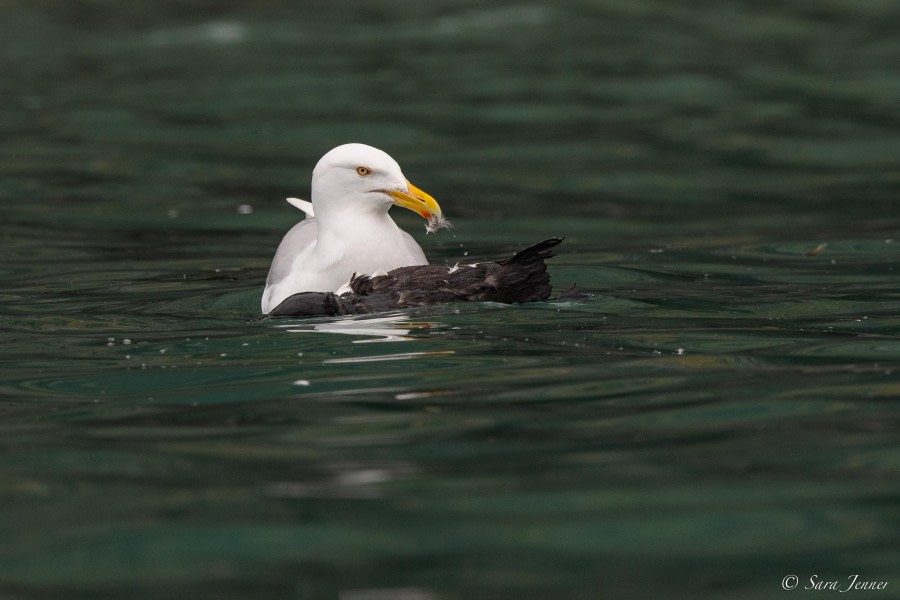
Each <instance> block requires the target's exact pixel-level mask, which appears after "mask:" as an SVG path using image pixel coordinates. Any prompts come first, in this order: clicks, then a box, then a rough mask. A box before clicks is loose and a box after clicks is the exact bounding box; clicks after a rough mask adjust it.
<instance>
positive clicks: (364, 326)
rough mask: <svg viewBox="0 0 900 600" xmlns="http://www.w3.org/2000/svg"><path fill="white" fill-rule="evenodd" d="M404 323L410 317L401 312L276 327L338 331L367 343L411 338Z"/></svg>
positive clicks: (322, 331)
mask: <svg viewBox="0 0 900 600" xmlns="http://www.w3.org/2000/svg"><path fill="white" fill-rule="evenodd" d="M404 324H409V318H408V317H407V316H406V315H402V314H400V315H391V316H388V317H376V318H366V319H352V318H349V319H342V320H336V321H331V322H326V323H313V324H311V325H298V324H296V323H294V324H286V325H281V324H279V325H276V327H279V328H282V329H285V330H286V331H288V332H289V333H337V334H341V335H353V336H361V337H364V339H361V340H353V343H354V344H366V343H370V342H402V341H404V340H409V339H411V338H410V337H408V335H409V332H410V330H409V329H403V325H404ZM416 326H417V327H422V324H421V323H417V324H416Z"/></svg>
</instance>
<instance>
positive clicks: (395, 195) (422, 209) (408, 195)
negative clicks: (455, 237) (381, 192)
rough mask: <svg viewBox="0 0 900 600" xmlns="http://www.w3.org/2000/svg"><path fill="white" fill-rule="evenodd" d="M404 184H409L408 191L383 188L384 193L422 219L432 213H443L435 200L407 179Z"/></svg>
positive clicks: (429, 216)
mask: <svg viewBox="0 0 900 600" xmlns="http://www.w3.org/2000/svg"><path fill="white" fill-rule="evenodd" d="M406 185H407V186H409V192H406V191H405V190H385V193H386V194H387V195H388V196H390V197H391V198H392V199H393V200H394V204H396V205H397V206H402V207H403V208H408V209H409V210H411V211H413V212H416V213H419V214H420V215H422V218H423V219H430V218H431V217H432V216H433V215H437V216H438V217H440V216H441V215H442V214H443V213H442V212H441V206H440V205H439V204H438V203H437V200H435V199H434V198H432V197H431V196H429V195H428V194H427V193H426V192H423V191H422V190H420V189H419V188H417V187H416V186H414V185H413V184H411V183H410V182H408V181H407V182H406Z"/></svg>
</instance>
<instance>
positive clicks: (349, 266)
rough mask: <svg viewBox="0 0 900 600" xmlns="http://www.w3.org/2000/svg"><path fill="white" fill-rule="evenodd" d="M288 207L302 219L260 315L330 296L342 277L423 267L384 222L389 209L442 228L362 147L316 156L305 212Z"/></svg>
mask: <svg viewBox="0 0 900 600" xmlns="http://www.w3.org/2000/svg"><path fill="white" fill-rule="evenodd" d="M289 202H291V204H293V205H295V206H297V207H298V208H301V210H303V211H304V212H306V213H307V215H308V217H307V218H306V219H304V220H303V221H301V222H299V223H298V224H297V225H295V226H294V227H293V228H292V229H291V230H290V231H288V233H287V235H285V236H284V239H282V240H281V244H279V246H278V250H277V251H276V252H275V257H274V258H273V259H272V266H271V267H270V269H269V276H268V278H267V279H266V289H265V291H264V292H263V296H262V312H263V313H269V312H270V311H271V310H272V309H273V308H275V307H276V306H278V305H279V304H280V303H281V302H282V301H283V300H284V299H285V298H287V297H288V296H291V295H292V294H296V293H299V292H335V291H337V290H338V289H340V288H341V286H343V285H344V284H346V283H348V282H349V280H350V277H351V276H352V275H353V274H354V273H355V274H357V275H372V274H375V273H379V272H386V271H390V270H392V269H396V268H398V267H406V266H413V265H427V264H428V261H427V260H426V259H425V253H424V252H422V248H421V247H419V244H417V243H416V241H415V240H414V239H413V238H412V236H410V235H409V234H408V233H406V232H405V231H403V230H402V229H400V228H399V227H397V225H396V223H394V221H393V219H391V217H390V216H389V215H388V209H390V207H391V206H393V205H395V204H396V205H398V206H402V207H403V208H408V209H409V210H412V211H414V212H416V213H418V214H419V215H421V216H422V217H423V218H425V219H428V220H429V227H428V230H429V231H433V230H434V228H435V227H436V226H437V227H440V226H446V221H445V220H444V219H443V215H442V212H441V207H440V206H439V205H438V203H437V202H436V201H435V199H434V198H432V197H431V196H429V195H428V194H426V193H425V192H423V191H422V190H420V189H418V188H417V187H416V186H414V185H413V184H411V183H410V182H409V181H407V180H406V177H404V176H403V172H402V171H401V170H400V165H398V164H397V161H395V160H394V159H393V158H391V157H390V156H389V155H388V154H387V153H385V152H383V151H381V150H379V149H377V148H373V147H372V146H366V145H365V144H344V145H343V146H338V147H337V148H334V149H333V150H331V151H330V152H328V153H327V154H325V156H323V157H322V158H321V159H320V160H319V162H318V164H317V165H316V167H315V169H313V175H312V207H311V209H310V208H309V207H308V205H306V204H305V203H303V201H297V200H296V199H293V198H292V199H289Z"/></svg>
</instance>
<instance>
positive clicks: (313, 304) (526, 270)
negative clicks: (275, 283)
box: [269, 238, 562, 317]
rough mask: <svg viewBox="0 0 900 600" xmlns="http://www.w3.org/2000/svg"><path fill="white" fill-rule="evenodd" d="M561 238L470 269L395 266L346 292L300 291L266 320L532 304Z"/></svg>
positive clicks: (542, 291)
mask: <svg viewBox="0 0 900 600" xmlns="http://www.w3.org/2000/svg"><path fill="white" fill-rule="evenodd" d="M561 242H562V238H550V239H547V240H544V241H542V242H538V243H537V244H534V245H533V246H529V247H528V248H525V249H524V250H521V251H520V252H517V253H516V254H515V255H514V256H513V257H512V258H508V259H505V260H498V261H493V262H483V263H476V264H471V265H454V266H452V267H447V266H441V265H417V266H411V267H400V268H399V269H394V270H393V271H390V272H389V273H387V274H386V275H377V276H369V275H360V276H358V277H354V278H353V279H352V280H351V282H350V291H347V292H345V293H342V294H340V295H338V294H337V293H333V292H301V293H299V294H294V295H292V296H289V297H288V298H286V299H285V300H284V301H283V302H281V303H280V304H279V305H278V306H276V307H275V308H274V309H273V310H272V311H270V312H269V316H270V317H318V316H334V315H356V314H365V313H373V312H381V311H386V310H393V309H397V308H409V307H414V306H426V305H430V304H441V303H445V302H503V303H507V304H516V303H521V302H536V301H540V300H546V299H547V298H549V297H550V292H551V289H552V288H551V286H550V275H549V274H548V273H547V264H546V263H545V262H544V261H545V260H546V259H548V258H550V257H551V256H553V249H554V248H555V247H556V246H557V245H559V244H560V243H561Z"/></svg>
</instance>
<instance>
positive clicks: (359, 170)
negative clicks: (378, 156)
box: [356, 167, 372, 177]
mask: <svg viewBox="0 0 900 600" xmlns="http://www.w3.org/2000/svg"><path fill="white" fill-rule="evenodd" d="M356 174H357V175H359V176H360V177H368V176H369V175H371V174H372V169H370V168H369V167H356Z"/></svg>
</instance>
